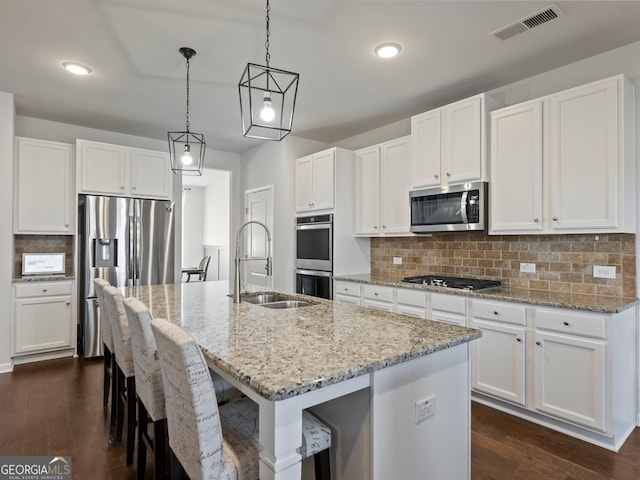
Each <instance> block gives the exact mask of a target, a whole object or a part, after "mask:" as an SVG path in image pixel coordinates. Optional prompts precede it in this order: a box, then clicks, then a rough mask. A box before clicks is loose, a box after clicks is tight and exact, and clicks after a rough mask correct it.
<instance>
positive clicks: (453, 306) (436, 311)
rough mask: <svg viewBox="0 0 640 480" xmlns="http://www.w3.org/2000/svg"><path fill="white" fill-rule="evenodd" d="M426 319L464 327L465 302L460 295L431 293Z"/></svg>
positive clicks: (465, 321) (465, 318)
mask: <svg viewBox="0 0 640 480" xmlns="http://www.w3.org/2000/svg"><path fill="white" fill-rule="evenodd" d="M429 303H430V306H431V308H430V309H429V312H428V315H427V318H430V319H432V320H437V321H439V322H446V323H452V324H454V325H460V326H461V327H464V326H465V325H466V324H467V300H466V298H465V297H463V296H461V295H447V294H444V293H432V294H431V302H429Z"/></svg>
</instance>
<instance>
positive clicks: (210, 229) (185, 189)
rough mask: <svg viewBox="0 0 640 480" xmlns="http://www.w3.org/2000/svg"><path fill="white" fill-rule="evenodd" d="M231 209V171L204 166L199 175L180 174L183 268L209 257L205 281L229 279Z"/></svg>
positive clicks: (195, 264)
mask: <svg viewBox="0 0 640 480" xmlns="http://www.w3.org/2000/svg"><path fill="white" fill-rule="evenodd" d="M230 210H231V172H229V171H226V170H216V169H212V168H205V169H203V171H202V176H185V177H183V179H182V268H183V269H184V268H191V267H195V266H197V265H198V264H199V263H200V261H201V260H202V258H203V257H205V256H210V257H211V260H210V262H209V268H208V271H207V277H206V279H207V281H214V280H228V279H229V225H230V219H231V212H230ZM183 280H184V279H183Z"/></svg>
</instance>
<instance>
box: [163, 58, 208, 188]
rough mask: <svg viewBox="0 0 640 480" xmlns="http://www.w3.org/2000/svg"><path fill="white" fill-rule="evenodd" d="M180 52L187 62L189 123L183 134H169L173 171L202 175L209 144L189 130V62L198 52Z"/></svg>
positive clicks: (187, 114) (182, 173)
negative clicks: (205, 153)
mask: <svg viewBox="0 0 640 480" xmlns="http://www.w3.org/2000/svg"><path fill="white" fill-rule="evenodd" d="M179 51H180V53H181V54H182V56H183V57H184V58H186V60H187V109H186V110H187V113H186V118H187V123H186V128H185V130H184V131H182V132H167V139H168V141H169V157H170V159H171V170H172V171H173V173H174V174H176V175H193V176H195V175H202V167H203V166H204V152H205V150H206V147H207V144H206V143H205V141H204V135H203V134H202V133H194V132H191V131H190V130H189V60H190V59H191V57H193V56H194V55H195V54H196V51H195V50H193V49H192V48H189V47H182V48H180V50H179Z"/></svg>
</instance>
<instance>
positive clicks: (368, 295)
mask: <svg viewBox="0 0 640 480" xmlns="http://www.w3.org/2000/svg"><path fill="white" fill-rule="evenodd" d="M393 290H394V289H393V288H391V287H381V286H379V285H364V286H363V287H362V306H363V307H367V308H373V309H374V310H382V311H383V312H393V307H394V304H393V302H394V298H393V297H394V295H393V294H394V292H393Z"/></svg>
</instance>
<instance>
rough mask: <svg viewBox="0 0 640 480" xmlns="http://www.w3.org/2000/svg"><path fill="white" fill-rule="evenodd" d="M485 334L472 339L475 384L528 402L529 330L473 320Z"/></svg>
mask: <svg viewBox="0 0 640 480" xmlns="http://www.w3.org/2000/svg"><path fill="white" fill-rule="evenodd" d="M472 326H473V327H474V328H479V329H480V330H481V331H482V337H480V338H479V339H478V340H475V341H473V342H471V386H472V388H474V389H475V390H478V391H480V392H483V393H487V394H489V395H492V396H494V397H498V398H501V399H503V400H508V401H509V402H513V403H517V404H518V405H524V404H525V402H526V397H525V379H526V376H525V368H526V355H525V354H526V350H525V345H526V329H525V327H515V326H511V325H504V324H500V323H497V322H487V321H484V320H477V319H475V318H474V319H473V323H472Z"/></svg>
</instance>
